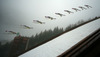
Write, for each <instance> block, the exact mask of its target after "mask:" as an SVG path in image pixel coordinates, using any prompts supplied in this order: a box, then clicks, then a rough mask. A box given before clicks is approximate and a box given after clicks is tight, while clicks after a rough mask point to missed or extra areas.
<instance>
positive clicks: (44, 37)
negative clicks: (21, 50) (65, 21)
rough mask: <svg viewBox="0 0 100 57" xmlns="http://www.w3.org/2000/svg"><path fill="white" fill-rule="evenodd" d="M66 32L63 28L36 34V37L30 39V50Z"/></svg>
mask: <svg viewBox="0 0 100 57" xmlns="http://www.w3.org/2000/svg"><path fill="white" fill-rule="evenodd" d="M63 31H64V30H63V28H58V27H56V28H54V30H51V29H50V30H48V31H47V30H45V31H44V32H41V33H40V34H36V35H35V36H31V37H30V38H29V39H30V40H29V48H30V47H33V46H36V45H38V44H40V43H42V42H44V41H47V40H48V39H51V38H52V37H55V36H56V35H58V34H60V33H62V32H63Z"/></svg>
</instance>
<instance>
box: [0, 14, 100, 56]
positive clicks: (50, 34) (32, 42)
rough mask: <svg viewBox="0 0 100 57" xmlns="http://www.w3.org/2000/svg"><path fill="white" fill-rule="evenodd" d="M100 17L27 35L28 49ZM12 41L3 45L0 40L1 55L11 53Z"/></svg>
mask: <svg viewBox="0 0 100 57" xmlns="http://www.w3.org/2000/svg"><path fill="white" fill-rule="evenodd" d="M99 18H100V16H99V17H95V18H92V19H89V20H87V21H84V20H80V21H78V22H77V23H75V24H70V25H69V26H67V27H66V28H65V29H63V28H59V27H55V28H54V29H53V30H51V29H49V30H45V31H43V32H41V33H39V34H36V35H32V36H31V37H27V38H29V44H28V50H31V49H33V48H35V47H37V46H39V45H41V44H43V43H46V42H48V41H50V40H52V39H54V38H56V37H58V36H60V35H62V34H64V33H66V32H69V31H71V30H73V29H75V28H77V27H80V26H82V25H84V24H87V23H89V22H91V21H94V20H97V19H99ZM22 37H26V36H22ZM12 43H13V41H11V42H10V43H8V42H7V43H6V44H4V45H2V44H1V42H0V57H7V56H8V55H9V52H10V49H11V46H12ZM28 50H26V51H25V52H27V51H28ZM22 53H23V52H22ZM22 53H20V54H19V55H21V54H22Z"/></svg>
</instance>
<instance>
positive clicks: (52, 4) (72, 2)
mask: <svg viewBox="0 0 100 57" xmlns="http://www.w3.org/2000/svg"><path fill="white" fill-rule="evenodd" d="M85 4H87V5H90V6H92V8H90V9H87V10H81V9H80V10H81V11H78V12H75V11H74V10H72V8H78V7H79V6H83V7H85V6H84V5H85ZM99 4H100V0H0V30H1V32H0V36H1V37H2V39H4V38H6V37H8V36H5V32H4V31H5V30H12V31H15V32H20V34H21V35H23V36H31V35H34V34H36V33H39V32H40V31H44V30H45V29H47V30H48V29H53V28H55V27H57V26H58V27H63V28H65V27H67V26H68V25H69V24H72V23H76V22H77V21H79V20H87V19H89V18H92V17H95V16H100V12H99V11H100V6H99ZM78 9H79V8H78ZM64 10H70V11H72V12H74V13H73V14H68V13H66V12H64ZM58 12H59V13H62V14H65V15H66V16H64V17H60V16H58V15H55V13H58ZM44 16H52V17H55V18H56V20H49V19H46V18H45V17H44ZM33 20H40V21H43V22H46V23H45V24H36V23H33ZM20 25H28V26H30V27H33V29H31V30H28V29H23V28H21V27H20ZM6 35H7V34H6ZM11 36H12V38H13V37H14V36H15V35H9V37H11Z"/></svg>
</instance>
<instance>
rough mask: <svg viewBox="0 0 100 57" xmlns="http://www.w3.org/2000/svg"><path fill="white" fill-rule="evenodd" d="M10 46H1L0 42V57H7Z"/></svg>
mask: <svg viewBox="0 0 100 57" xmlns="http://www.w3.org/2000/svg"><path fill="white" fill-rule="evenodd" d="M11 44H12V43H8V42H7V43H6V44H4V45H2V44H1V42H0V57H8V55H9V51H10V48H11Z"/></svg>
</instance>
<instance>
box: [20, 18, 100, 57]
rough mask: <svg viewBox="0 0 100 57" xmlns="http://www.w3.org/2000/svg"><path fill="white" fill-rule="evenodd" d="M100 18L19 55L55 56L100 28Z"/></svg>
mask: <svg viewBox="0 0 100 57" xmlns="http://www.w3.org/2000/svg"><path fill="white" fill-rule="evenodd" d="M99 24H100V19H99V20H95V21H93V22H90V23H88V24H86V25H83V26H81V27H79V28H76V29H74V30H72V31H70V32H68V33H65V34H63V35H61V36H59V37H57V38H55V39H53V40H51V41H49V42H47V43H45V44H43V45H40V46H38V47H36V48H34V49H32V50H30V51H28V52H26V53H24V54H22V55H20V56H19V57H57V56H58V55H60V54H62V53H63V52H65V51H66V50H68V49H69V48H71V47H72V46H73V45H75V44H77V43H78V42H79V41H81V40H82V39H84V38H85V37H86V36H88V35H89V34H91V33H92V32H94V31H95V30H97V29H98V28H100V25H99Z"/></svg>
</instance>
